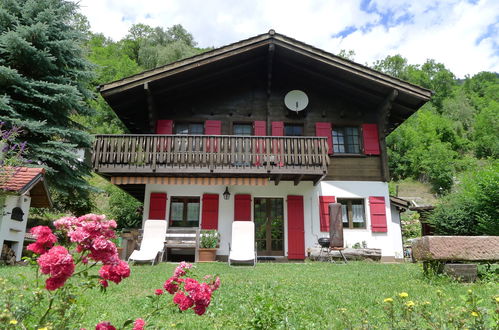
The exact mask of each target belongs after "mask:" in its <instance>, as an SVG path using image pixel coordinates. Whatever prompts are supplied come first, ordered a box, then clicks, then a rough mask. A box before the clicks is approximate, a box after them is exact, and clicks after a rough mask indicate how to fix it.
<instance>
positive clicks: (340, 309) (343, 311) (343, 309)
mask: <svg viewBox="0 0 499 330" xmlns="http://www.w3.org/2000/svg"><path fill="white" fill-rule="evenodd" d="M338 310H339V311H340V312H342V313H345V312H346V311H347V309H346V308H338Z"/></svg>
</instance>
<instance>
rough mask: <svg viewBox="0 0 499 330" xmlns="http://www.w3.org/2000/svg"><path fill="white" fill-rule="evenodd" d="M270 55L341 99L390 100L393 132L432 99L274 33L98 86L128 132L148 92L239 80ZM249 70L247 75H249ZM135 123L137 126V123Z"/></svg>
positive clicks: (373, 103)
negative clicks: (324, 86)
mask: <svg viewBox="0 0 499 330" xmlns="http://www.w3.org/2000/svg"><path fill="white" fill-rule="evenodd" d="M270 50H272V56H273V62H274V63H275V65H280V66H283V67H285V68H286V69H290V70H294V71H297V72H300V73H301V74H303V75H305V76H311V77H315V78H316V79H319V80H320V81H321V82H324V84H327V85H328V86H331V87H333V88H332V89H334V90H337V91H339V92H340V93H341V95H345V97H349V98H350V99H353V100H357V102H363V103H364V104H365V105H366V106H368V107H370V108H375V109H376V108H378V107H380V106H382V104H383V103H384V102H386V100H387V99H389V101H390V108H391V109H390V113H389V119H388V122H389V123H388V130H392V129H393V128H395V127H397V126H398V125H399V124H400V123H402V122H403V121H404V120H405V119H407V118H408V117H409V116H410V115H411V114H413V113H414V112H415V111H417V109H419V108H420V107H421V106H422V105H423V104H425V103H426V102H427V101H429V100H430V98H431V95H432V92H431V91H430V90H428V89H425V88H422V87H420V86H417V85H414V84H411V83H409V82H406V81H403V80H400V79H398V78H395V77H392V76H390V75H387V74H384V73H381V72H378V71H376V70H373V69H371V68H369V67H367V66H364V65H361V64H358V63H355V62H353V61H350V60H347V59H344V58H341V57H339V56H336V55H333V54H331V53H328V52H325V51H323V50H320V49H318V48H315V47H313V46H310V45H307V44H305V43H303V42H300V41H297V40H295V39H292V38H289V37H287V36H284V35H281V34H278V33H275V32H274V31H273V30H271V31H269V33H265V34H261V35H258V36H255V37H252V38H249V39H246V40H242V41H239V42H236V43H233V44H230V45H227V46H224V47H221V48H217V49H214V50H211V51H208V52H205V53H202V54H199V55H196V56H193V57H190V58H186V59H184V60H180V61H177V62H174V63H171V64H168V65H165V66H161V67H158V68H156V69H153V70H149V71H145V72H142V73H140V74H136V75H133V76H130V77H127V78H124V79H121V80H118V81H114V82H110V83H108V84H104V85H101V86H100V93H101V94H102V96H103V97H104V99H105V100H106V101H107V102H108V103H109V104H110V105H111V107H112V108H113V109H114V110H115V111H116V113H117V114H118V116H119V117H120V118H121V119H122V120H123V121H124V123H125V124H126V125H127V126H128V127H129V129H130V130H131V131H132V132H137V133H143V132H140V130H142V129H143V127H139V126H137V127H134V125H133V123H131V121H132V120H130V116H136V115H137V114H136V112H140V113H145V116H146V117H147V108H143V109H142V108H141V107H144V105H145V104H147V101H146V97H147V93H153V94H154V96H156V97H158V99H161V98H164V96H165V95H166V94H167V93H169V94H168V96H169V97H174V96H175V95H177V94H178V93H182V91H183V90H185V89H196V88H202V86H206V85H207V84H208V83H209V84H211V83H213V81H216V80H221V79H222V78H223V79H231V78H232V79H235V78H234V77H238V78H239V79H240V78H241V76H240V74H243V72H248V71H249V72H255V71H256V70H255V68H260V69H261V72H262V73H263V74H266V71H265V67H266V65H267V58H268V56H269V52H270ZM248 68H251V70H248ZM141 120H142V119H141V118H138V119H137V121H139V122H140V121H141Z"/></svg>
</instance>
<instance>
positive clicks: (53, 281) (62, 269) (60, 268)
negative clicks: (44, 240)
mask: <svg viewBox="0 0 499 330" xmlns="http://www.w3.org/2000/svg"><path fill="white" fill-rule="evenodd" d="M37 262H38V265H40V271H41V272H42V273H43V274H48V275H50V277H49V278H48V279H47V280H46V282H45V284H46V288H47V290H55V289H57V288H60V287H61V286H63V285H64V283H65V282H66V280H67V279H68V278H69V277H71V275H73V272H74V269H75V265H74V262H73V257H72V256H71V254H69V252H68V250H66V248H65V247H63V246H54V247H53V248H51V249H50V250H49V251H48V252H47V253H45V254H43V255H41V256H40V258H38V261H37Z"/></svg>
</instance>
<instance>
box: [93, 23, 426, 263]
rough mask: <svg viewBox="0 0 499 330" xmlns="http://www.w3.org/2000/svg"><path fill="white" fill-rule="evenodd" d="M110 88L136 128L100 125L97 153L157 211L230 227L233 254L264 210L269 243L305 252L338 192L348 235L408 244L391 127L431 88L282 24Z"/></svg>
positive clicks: (299, 255)
mask: <svg viewBox="0 0 499 330" xmlns="http://www.w3.org/2000/svg"><path fill="white" fill-rule="evenodd" d="M100 93H101V94H102V96H103V97H104V99H105V100H106V101H107V102H108V104H109V105H110V106H111V107H112V108H113V110H114V111H115V112H116V114H117V115H118V117H119V118H120V119H121V120H122V121H123V123H124V124H125V125H126V127H127V128H128V130H129V131H130V133H131V134H126V135H98V136H96V139H95V145H94V152H93V159H92V162H93V167H94V169H95V171H96V172H98V173H99V174H100V175H102V176H104V177H106V178H108V179H109V180H110V181H111V182H112V183H115V184H117V185H119V186H120V187H121V188H122V189H124V190H125V191H128V192H129V193H130V194H132V195H133V196H135V197H136V198H137V199H139V200H141V201H144V219H154V218H156V219H161V220H166V221H168V222H169V225H170V226H171V227H172V228H173V227H201V228H217V229H218V230H219V231H220V233H221V235H222V244H221V247H220V249H219V255H220V256H225V255H227V252H228V249H227V243H228V242H229V240H230V230H231V229H230V228H231V227H230V224H231V222H232V221H234V220H248V221H255V225H256V239H257V244H258V250H259V251H258V253H259V255H262V256H274V257H280V258H288V259H303V258H304V256H305V251H306V248H307V247H311V246H313V245H315V244H316V243H317V242H316V240H317V237H318V236H322V235H325V234H326V233H327V232H328V230H329V229H328V228H326V227H327V225H328V222H327V221H326V217H327V216H328V215H327V204H328V203H329V202H331V201H338V202H340V203H342V205H343V206H344V212H343V213H344V228H345V239H346V241H347V245H353V244H355V243H357V242H361V241H366V242H367V243H368V246H369V245H370V246H369V247H377V248H381V249H382V250H383V256H385V257H387V258H394V257H402V242H401V238H400V224H399V223H398V222H392V218H391V216H390V203H389V195H388V186H387V183H386V182H387V181H388V179H389V173H388V165H387V153H386V146H385V137H386V135H387V134H389V133H390V132H391V131H392V130H393V129H395V128H396V127H397V126H398V125H400V123H402V122H403V121H404V120H405V119H407V118H408V117H409V116H410V115H412V114H413V113H414V112H415V111H417V109H419V108H420V107H421V106H422V105H423V104H425V103H426V102H427V101H428V100H429V99H430V97H431V91H429V90H427V89H424V88H421V87H419V86H416V85H413V84H411V83H408V82H405V81H402V80H400V79H397V78H394V77H391V76H389V75H386V74H383V73H380V72H378V71H375V70H373V69H371V68H368V67H366V66H363V65H360V64H357V63H355V62H352V61H349V60H346V59H344V58H341V57H338V56H335V55H333V54H331V53H328V52H325V51H323V50H320V49H317V48H315V47H312V46H310V45H307V44H305V43H303V42H300V41H298V40H295V39H292V38H289V37H287V36H284V35H281V34H278V33H276V32H274V31H273V30H270V31H269V32H268V33H265V34H261V35H258V36H255V37H252V38H249V39H246V40H242V41H239V42H236V43H234V44H230V45H227V46H224V47H221V48H218V49H214V50H212V51H209V52H206V53H203V54H200V55H197V56H194V57H190V58H187V59H184V60H181V61H177V62H174V63H171V64H168V65H165V66H162V67H159V68H156V69H153V70H149V71H145V72H142V73H140V74H137V75H133V76H130V77H127V78H124V79H122V80H118V81H114V82H110V83H108V84H105V85H102V86H101V87H100ZM224 192H225V193H226V194H225V196H224ZM222 197H223V198H222ZM391 232H393V235H392V234H391Z"/></svg>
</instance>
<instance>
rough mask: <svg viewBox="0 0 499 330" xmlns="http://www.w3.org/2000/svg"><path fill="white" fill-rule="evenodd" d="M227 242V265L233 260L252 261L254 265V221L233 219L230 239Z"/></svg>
mask: <svg viewBox="0 0 499 330" xmlns="http://www.w3.org/2000/svg"><path fill="white" fill-rule="evenodd" d="M231 242H232V245H231V243H229V266H231V265H232V263H233V262H238V263H239V262H253V266H255V265H256V249H255V223H254V222H253V221H234V222H233V223H232V239H231Z"/></svg>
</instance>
